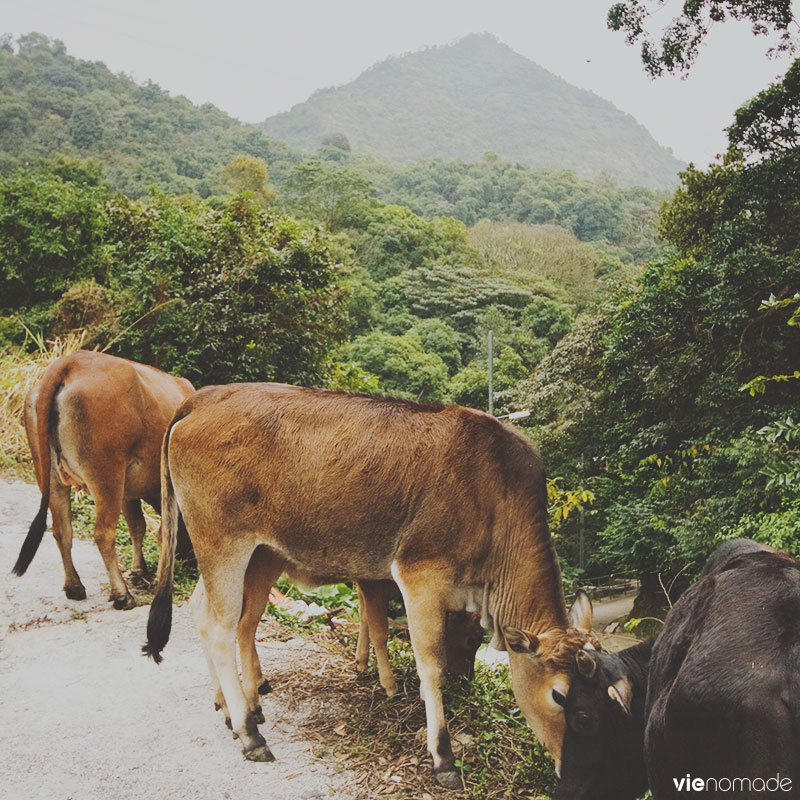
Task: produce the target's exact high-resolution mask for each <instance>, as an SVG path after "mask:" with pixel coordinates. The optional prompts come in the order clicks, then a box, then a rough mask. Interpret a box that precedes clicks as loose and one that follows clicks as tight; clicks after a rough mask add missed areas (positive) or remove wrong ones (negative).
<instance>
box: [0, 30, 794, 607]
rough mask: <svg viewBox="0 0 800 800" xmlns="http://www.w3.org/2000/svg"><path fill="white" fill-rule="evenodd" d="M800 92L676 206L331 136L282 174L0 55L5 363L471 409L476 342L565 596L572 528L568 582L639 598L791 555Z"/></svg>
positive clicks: (274, 159) (249, 141) (98, 75)
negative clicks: (63, 356)
mask: <svg viewBox="0 0 800 800" xmlns="http://www.w3.org/2000/svg"><path fill="white" fill-rule="evenodd" d="M799 87H800V66H798V64H796V65H795V66H794V67H792V68H791V69H790V71H789V73H788V74H787V76H786V78H785V79H784V80H783V81H782V82H780V83H778V84H776V85H775V86H773V87H770V88H768V89H767V90H765V91H764V92H763V93H762V94H761V95H759V96H757V97H756V98H754V99H753V100H752V101H750V102H749V103H748V104H746V105H745V106H743V107H742V108H741V109H740V110H739V111H738V112H737V113H736V115H735V118H734V120H733V124H732V125H731V127H730V129H729V136H730V147H729V150H728V152H727V153H726V155H725V157H724V158H723V159H722V160H720V161H719V162H718V163H715V164H713V165H711V166H709V167H708V168H707V169H705V170H701V169H697V168H694V167H691V168H689V169H687V170H686V171H685V172H683V173H682V175H681V184H680V187H679V188H678V189H677V191H676V192H675V193H674V194H673V195H668V194H666V193H658V192H656V191H654V190H652V189H647V188H642V187H633V188H621V187H620V186H618V185H617V184H616V183H615V182H614V181H613V180H612V179H611V178H608V177H604V178H602V179H599V180H597V181H595V182H587V181H584V180H581V179H579V178H578V177H576V175H575V174H574V173H572V172H569V171H565V170H562V169H553V170H531V169H530V168H528V167H525V166H522V165H520V164H516V163H511V162H509V161H506V160H504V159H502V158H500V157H499V156H497V155H495V154H493V153H488V154H485V155H483V156H482V157H481V158H479V159H478V160H475V161H472V162H469V161H466V160H462V161H458V160H457V161H452V160H445V159H443V158H437V159H433V160H429V161H421V162H417V163H412V164H406V165H402V166H398V165H396V164H394V165H389V164H384V163H381V162H380V161H378V160H376V159H375V158H374V157H372V156H368V155H364V154H359V153H355V152H353V151H352V149H351V146H350V142H349V140H348V139H347V137H346V136H344V135H342V134H337V135H330V136H327V137H325V139H324V141H320V142H319V144H318V146H316V149H315V150H314V151H313V153H310V154H304V155H301V154H300V153H298V152H295V151H293V150H292V149H290V148H289V147H287V146H286V145H283V144H281V143H279V142H276V141H274V140H272V139H270V138H268V137H267V136H265V135H264V133H263V132H261V131H259V130H258V129H256V128H254V127H252V126H246V125H242V124H240V123H239V122H237V121H236V120H233V119H231V118H230V117H227V116H226V115H225V114H223V113H222V112H220V111H218V110H217V109H214V108H212V107H210V106H204V107H202V108H197V107H195V106H193V105H192V104H191V103H189V101H187V100H185V99H184V98H172V97H170V96H169V95H168V94H167V93H166V92H164V91H162V90H161V89H159V88H158V87H157V86H155V85H153V84H146V85H144V86H140V85H138V84H136V83H135V82H133V81H131V80H129V79H127V78H125V77H124V76H114V75H112V74H111V73H110V72H109V71H108V70H107V69H106V68H105V67H104V66H103V65H102V64H97V63H88V62H84V61H80V60H77V59H74V58H72V57H70V56H69V55H68V54H67V52H66V50H65V48H64V46H63V45H62V44H61V43H59V42H53V41H49V40H48V39H46V38H45V37H43V36H41V35H38V34H30V35H28V36H24V37H22V38H20V39H19V40H18V41H17V42H11V41H9V40H7V39H6V40H3V42H2V46H0V240H1V241H2V243H3V246H2V248H0V346H2V347H6V348H9V347H18V346H25V343H26V340H27V341H30V336H29V334H30V332H33V333H38V332H43V333H44V334H45V335H47V336H56V335H61V334H64V333H66V332H68V331H72V330H76V329H86V330H87V331H88V340H87V341H88V343H89V344H90V345H91V346H95V345H97V346H101V347H104V348H107V349H108V350H109V351H110V352H113V353H118V354H121V355H125V356H128V357H131V358H134V359H138V360H142V361H145V362H147V363H152V364H155V365H157V366H160V367H162V368H165V369H168V370H172V371H175V372H178V373H181V374H183V375H185V376H186V377H188V378H190V379H191V380H192V381H194V382H195V383H196V384H197V385H203V384H209V383H219V382H225V381H233V380H273V379H275V380H282V381H289V382H296V383H304V384H313V385H319V386H330V387H337V388H342V389H347V390H351V391H368V392H374V391H383V392H390V393H392V394H397V395H402V396H405V397H410V398H422V399H429V400H444V401H448V402H457V403H462V404H465V405H469V406H473V407H477V408H484V409H485V408H486V407H487V400H488V374H487V373H488V369H487V368H488V353H487V346H486V341H487V334H488V331H489V330H492V331H493V333H494V341H495V352H494V379H495V380H494V389H495V397H494V400H495V410H496V411H497V413H502V412H506V411H512V410H520V409H525V410H530V411H531V412H532V413H531V417H530V418H528V420H526V421H524V422H523V425H525V430H526V431H528V432H529V433H530V435H531V436H532V438H533V439H534V440H535V441H536V442H537V443H538V444H539V445H540V448H541V451H542V454H543V457H544V459H545V461H546V464H547V467H548V472H549V474H550V475H551V476H553V477H554V478H555V479H557V480H555V482H554V483H553V487H559V488H554V502H555V501H557V500H559V498H560V500H561V501H562V502H566V501H565V500H564V498H565V497H569V498H572V502H571V506H569V507H572V506H574V505H575V504H576V503H578V502H584V503H586V502H587V500H589V499H591V502H590V503H589V504H588V505H587V507H586V515H585V520H586V522H585V530H584V531H583V533H584V535H585V538H586V553H587V558H586V563H585V565H583V568H582V569H583V571H582V572H581V570H579V569H578V566H579V564H578V560H579V559H578V546H577V538H578V535H579V531H578V525H577V515H575V514H572V515H567V517H566V520H565V521H564V522H563V524H562V525H561V527H560V529H559V532H558V535H559V539H560V543H559V549H560V551H561V553H562V555H563V556H565V557H566V565H567V568H568V569H567V574H568V575H569V576H577V577H580V576H581V575H582V574H586V573H588V574H602V573H608V572H611V571H614V572H618V571H630V572H633V573H636V574H638V575H640V576H642V577H643V578H644V581H645V586H646V587H649V588H651V589H653V593H654V596H655V594H658V593H660V591H661V590H660V585H659V582H660V581H659V579H661V580H663V581H664V582H666V583H669V582H670V581H671V580H672V579H673V578H674V577H675V576H676V575H678V574H679V573H681V574H682V576H683V577H685V578H686V579H688V578H690V577H691V576H692V575H694V574H695V573H696V572H697V570H698V568H699V565H700V563H701V561H702V558H703V557H704V556H705V554H706V553H707V552H708V551H709V550H710V549H711V548H712V547H713V546H714V545H715V544H716V543H718V541H719V540H720V538H725V537H730V536H735V535H747V536H752V537H753V538H756V539H759V540H762V541H767V542H770V543H772V544H775V545H778V546H782V547H788V548H790V549H792V550H793V552H795V553H800V550H799V549H798V544H797V542H798V540H797V535H796V532H797V529H798V525H800V474H799V472H798V466H797V464H798V460H797V456H798V444H797V443H798V441H800V432H799V431H800V428H798V424H797V407H798V395H799V394H800V392H799V391H798V387H800V383H799V382H798V381H797V380H796V378H797V375H798V371H800V346H799V345H800V337H799V334H798V326H797V323H798V321H800V320H798V314H797V308H798V298H799V297H800V296H799V295H798V292H800V274H799V273H800V266H798V265H799V264H800V258H798V255H800V253H798V248H799V247H800V242H798V240H797V237H798V234H797V231H798V230H800V227H799V226H798V222H799V221H800V220H798V215H799V214H800V193H799V190H798V186H800V155H799V154H798V153H799V152H800V151H798V148H797V134H796V131H797V122H798V120H797V108H798V107H800V103H798V95H799V94H800V88H799ZM559 492H560V493H561V494H560V495H559ZM576 498H583V500H582V501H579V500H576ZM568 505H569V504H568ZM568 510H569V508H567V511H568ZM680 586H681V583H680V581H678V583H676V587H675V588H676V590H677V589H679V588H680Z"/></svg>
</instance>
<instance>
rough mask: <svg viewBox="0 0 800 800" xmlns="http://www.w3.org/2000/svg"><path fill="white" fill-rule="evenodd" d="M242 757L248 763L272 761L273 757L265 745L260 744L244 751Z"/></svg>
mask: <svg viewBox="0 0 800 800" xmlns="http://www.w3.org/2000/svg"><path fill="white" fill-rule="evenodd" d="M244 757H245V758H246V759H247V760H248V761H274V760H275V756H274V755H272V751H271V750H270V749H269V747H267V746H266V745H265V744H260V745H258V746H256V747H254V748H253V749H252V750H247V751H245V754H244Z"/></svg>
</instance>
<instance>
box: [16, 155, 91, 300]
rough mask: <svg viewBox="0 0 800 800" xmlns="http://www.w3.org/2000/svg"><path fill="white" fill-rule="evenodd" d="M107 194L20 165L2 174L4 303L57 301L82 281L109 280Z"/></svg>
mask: <svg viewBox="0 0 800 800" xmlns="http://www.w3.org/2000/svg"><path fill="white" fill-rule="evenodd" d="M65 163H66V162H65ZM105 197H106V190H105V189H104V188H103V187H99V186H96V185H95V186H92V185H85V184H84V182H83V181H82V180H79V181H76V182H72V181H70V180H64V179H62V178H61V177H59V176H58V175H53V174H48V172H47V171H29V170H25V171H22V170H20V171H18V172H15V173H14V174H12V175H10V176H8V177H7V178H3V179H0V240H1V241H2V242H3V246H2V247H0V297H2V301H0V302H1V303H2V307H3V308H5V309H19V308H20V307H29V306H31V305H33V304H35V303H41V302H43V301H48V300H55V299H57V298H58V297H59V296H60V295H61V293H62V292H63V291H65V290H66V289H67V288H68V287H69V286H70V285H71V284H72V283H74V282H76V281H79V280H87V279H92V278H94V279H97V280H99V281H101V282H102V281H105V279H106V274H105V269H106V265H105V256H104V251H105V248H104V246H103V242H102V235H103V210H102V202H103V201H104V200H105Z"/></svg>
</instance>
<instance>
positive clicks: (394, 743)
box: [259, 606, 556, 800]
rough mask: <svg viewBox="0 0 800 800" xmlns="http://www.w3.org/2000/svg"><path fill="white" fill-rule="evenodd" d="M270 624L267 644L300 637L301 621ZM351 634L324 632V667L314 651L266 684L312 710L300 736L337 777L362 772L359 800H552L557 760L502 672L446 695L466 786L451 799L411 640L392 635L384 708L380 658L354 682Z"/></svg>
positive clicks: (483, 673)
mask: <svg viewBox="0 0 800 800" xmlns="http://www.w3.org/2000/svg"><path fill="white" fill-rule="evenodd" d="M270 611H271V612H272V611H274V609H273V607H272V606H270ZM270 616H271V619H270V618H265V621H264V622H262V626H261V627H260V629H259V631H260V632H261V631H267V632H268V633H267V635H266V638H269V639H278V640H283V639H286V638H291V637H293V636H296V635H297V634H298V633H300V631H298V629H297V622H296V620H295V621H294V622H293V623H292V624H291V626H290V627H289V628H288V629H287V628H286V626H284V624H283V622H282V620H283V615H282V614H280V612H279V613H278V614H274V613H271V614H270ZM351 630H352V634H351V635H350V636H347V635H346V633H345V635H344V636H343V635H342V634H343V632H346V631H347V628H346V627H342V628H341V629H340V630H338V631H335V632H334V631H331V630H330V629H324V628H319V629H318V630H317V631H316V632H315V633H314V634H312V637H313V639H314V641H315V642H316V643H317V644H319V645H320V646H321V647H322V648H324V649H325V650H326V651H327V654H328V655H327V657H326V658H325V659H321V658H320V656H319V652H318V651H317V652H314V651H310V652H309V655H308V656H307V658H306V659H301V658H298V657H297V656H293V658H292V661H291V663H287V665H286V667H285V668H284V669H282V670H281V671H280V672H278V673H275V672H273V671H271V672H270V673H269V678H270V681H271V682H272V683H273V686H274V687H275V692H276V696H281V695H283V694H284V692H285V693H286V700H287V702H289V703H291V704H292V705H295V704H297V703H299V702H307V703H308V705H309V706H311V707H313V709H314V711H313V713H311V714H310V715H309V717H308V718H307V719H306V722H305V728H306V730H305V731H304V732H305V733H306V734H307V735H308V737H309V739H310V740H311V741H312V742H314V743H315V744H314V748H313V752H314V753H315V755H317V757H319V758H324V759H326V760H330V759H331V757H332V758H333V759H334V760H335V763H336V767H337V768H340V769H348V770H354V771H356V772H357V773H358V775H359V777H358V781H359V784H360V790H359V794H358V796H359V797H363V798H370V799H372V798H378V797H380V798H387V797H391V798H398V800H399V799H400V798H402V799H403V800H411V799H412V798H413V799H414V800H420V798H422V800H431V798H434V797H440V796H441V797H450V798H454V799H455V798H458V799H459V800H478V798H481V799H485V800H500V799H501V798H503V800H509V799H510V798H521V800H534V798H536V799H538V798H548V797H551V796H552V793H553V791H554V788H555V784H556V777H555V772H554V769H553V762H552V759H551V758H550V756H549V755H547V754H546V753H545V752H544V750H543V748H542V747H541V745H540V744H539V743H538V742H537V741H536V738H535V737H534V735H533V733H532V732H531V730H530V728H528V726H527V723H526V722H525V720H524V719H523V718H522V716H521V714H520V712H519V708H518V707H517V704H516V701H515V700H514V697H513V694H512V693H511V688H510V684H509V677H508V670H507V669H506V668H504V667H500V668H495V667H489V666H486V665H483V664H480V663H479V664H476V669H475V677H474V679H473V680H472V682H471V683H467V682H466V681H465V680H463V679H456V680H451V681H450V682H449V683H448V685H447V686H446V688H445V693H444V702H445V713H446V716H447V719H448V723H449V729H450V734H451V738H452V743H453V750H454V753H455V755H456V759H457V762H456V763H457V766H458V769H459V771H460V773H461V777H462V782H463V786H462V789H461V790H455V791H453V790H447V789H444V788H442V787H440V786H439V785H438V784H437V783H436V780H435V779H434V777H433V775H432V772H431V769H432V765H431V761H430V757H429V756H428V754H427V749H426V739H425V706H424V704H423V702H422V700H421V699H420V696H419V678H418V677H417V673H416V667H415V664H414V656H413V652H412V650H411V645H410V643H409V642H408V638H407V636H408V634H407V631H405V630H393V636H392V638H391V639H390V643H389V655H390V659H391V662H392V668H393V670H394V673H395V677H396V678H397V684H398V693H397V694H396V695H395V696H394V697H391V698H387V697H386V695H385V694H384V692H383V690H382V689H381V687H380V685H379V683H378V678H377V670H376V668H375V665H374V657H373V659H372V661H371V664H370V669H369V671H368V672H367V674H366V675H362V676H357V675H356V671H355V638H356V637H355V626H353V627H352V629H351ZM307 632H308V628H306V633H307ZM260 638H261V637H260ZM343 640H344V644H343ZM305 661H307V662H308V663H304V662H305ZM321 663H322V667H320V664H321Z"/></svg>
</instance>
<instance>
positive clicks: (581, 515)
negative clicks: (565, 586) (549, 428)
mask: <svg viewBox="0 0 800 800" xmlns="http://www.w3.org/2000/svg"><path fill="white" fill-rule="evenodd" d="M585 469H586V456H585V454H581V485H583V481H584V471H585ZM585 525H586V512H585V511H584V510H583V505H581V509H580V511H579V512H578V567H580V569H582V570H583V569H586V550H585V547H584V528H585Z"/></svg>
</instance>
